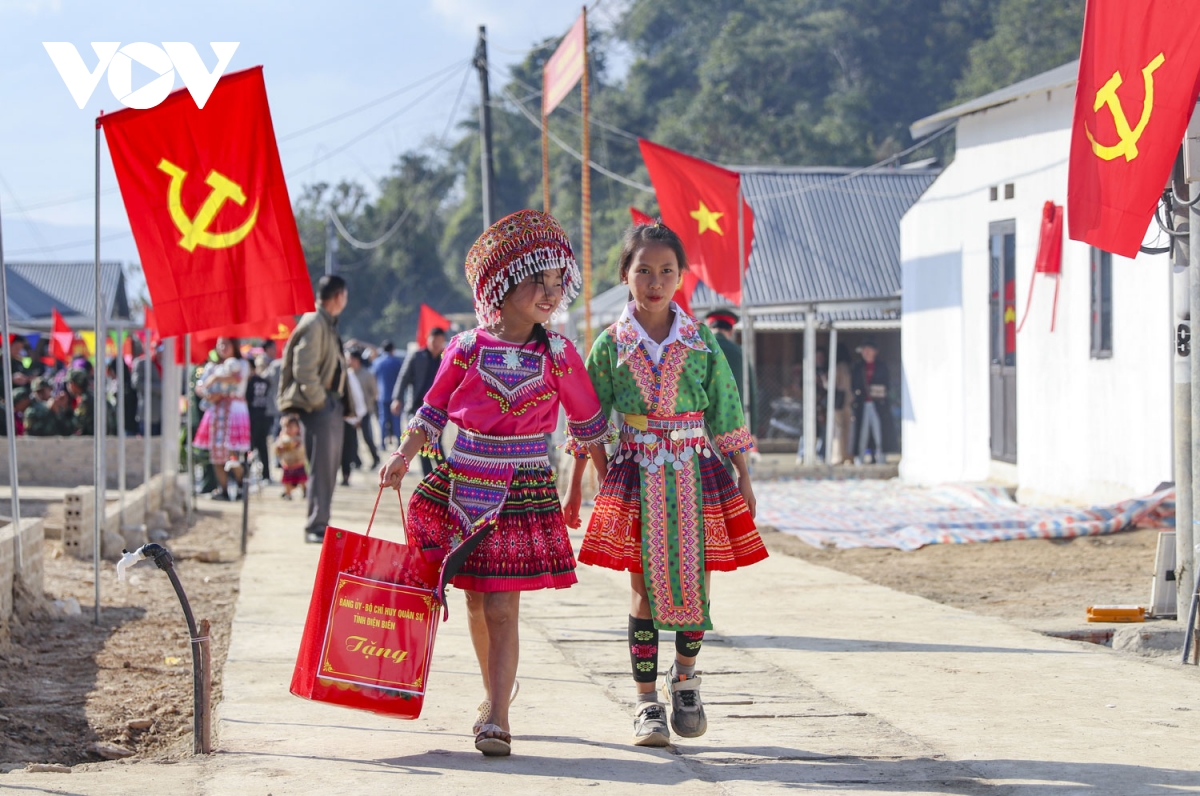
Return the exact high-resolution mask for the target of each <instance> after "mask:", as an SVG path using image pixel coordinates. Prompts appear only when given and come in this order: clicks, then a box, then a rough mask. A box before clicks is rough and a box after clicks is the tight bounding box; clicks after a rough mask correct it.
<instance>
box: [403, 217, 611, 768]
mask: <svg viewBox="0 0 1200 796" xmlns="http://www.w3.org/2000/svg"><path fill="white" fill-rule="evenodd" d="M466 271H467V280H468V282H470V285H471V289H472V291H473V292H474V296H475V314H476V316H477V317H478V318H479V322H480V326H479V327H477V328H475V329H472V330H470V331H467V332H463V333H462V334H460V335H458V336H456V337H455V338H454V339H452V340H451V341H450V343H449V344H448V345H447V347H446V350H445V353H444V354H443V356H442V362H441V365H440V366H439V368H438V372H437V376H436V378H435V379H434V382H433V386H432V387H431V388H430V389H429V392H428V394H426V396H425V402H424V404H423V405H422V406H421V408H420V409H419V410H417V412H416V414H415V415H414V417H413V419H412V421H411V422H410V423H409V426H408V430H407V431H406V432H405V436H404V440H403V442H402V443H401V446H400V450H398V451H396V452H395V453H394V454H392V459H391V461H390V462H389V463H388V465H387V466H385V467H384V468H383V470H381V471H380V481H381V483H382V484H383V485H388V486H393V487H395V488H397V489H398V488H399V486H400V480H401V478H403V476H404V474H405V473H406V472H407V471H408V469H409V464H410V462H411V461H412V459H413V457H414V456H416V455H417V454H418V452H423V453H424V454H425V455H427V456H428V455H436V454H437V453H438V451H439V441H440V438H441V435H442V430H443V428H445V426H446V423H447V421H449V420H452V421H454V424H455V425H456V426H457V427H458V429H459V431H458V436H457V438H456V439H455V441H454V446H453V449H452V450H451V451H450V453H449V456H448V457H447V459H446V460H445V462H444V463H442V464H441V465H440V466H438V467H437V468H436V469H435V470H434V471H433V472H432V473H430V474H429V475H428V476H426V477H425V479H424V480H423V481H422V482H421V483H420V485H418V486H417V489H416V492H415V493H414V495H413V497H412V501H411V502H410V504H409V506H410V508H409V530H410V532H411V534H412V537H413V540H414V542H415V543H416V544H418V545H419V546H420V547H421V548H422V549H424V550H425V551H426V554H427V555H428V556H430V557H432V558H443V560H444V563H443V568H442V575H441V577H440V582H439V585H438V592H439V596H440V597H441V598H442V599H444V589H445V584H446V582H447V581H449V582H450V583H452V584H453V585H455V586H457V587H458V588H460V589H463V590H464V591H465V592H466V598H467V623H468V626H469V628H470V632H471V641H472V642H473V644H474V646H475V654H476V656H477V657H478V658H479V668H480V671H481V672H482V674H483V684H484V690H485V693H486V699H485V700H484V702H483V704H482V705H480V707H479V719H478V721H477V722H476V724H475V727H474V732H475V748H476V749H478V750H479V751H481V752H483V753H484V754H485V755H507V754H509V753H510V752H511V749H512V735H511V731H510V727H509V711H508V706H509V703H510V702H511V701H512V696H513V694H512V689H513V685H514V683H515V680H516V671H517V658H518V639H517V617H518V609H519V607H520V597H521V592H522V591H528V590H531V589H546V588H554V589H561V588H566V587H568V586H570V585H572V584H573V583H575V581H576V578H575V557H574V555H573V553H572V550H571V542H570V540H569V539H568V537H567V528H566V525H565V524H564V522H563V514H562V509H561V507H560V506H559V502H558V491H557V488H556V486H555V476H554V473H553V471H552V470H551V469H550V460H549V451H548V450H547V444H546V435H547V434H548V433H549V432H552V431H554V430H555V428H556V426H557V424H558V413H559V405H560V404H561V405H562V407H563V409H565V410H566V414H567V421H568V423H567V428H568V436H569V438H570V440H569V443H568V447H569V448H570V449H571V450H572V452H583V451H587V452H590V453H591V455H592V458H593V461H595V463H596V466H597V467H598V468H599V469H600V470H601V472H603V470H604V467H605V461H604V443H605V442H607V441H611V440H612V439H615V431H616V430H615V429H612V428H611V426H610V424H609V422H608V415H607V414H604V413H602V412H601V409H600V402H599V401H598V400H597V399H596V393H595V392H594V391H593V390H592V386H591V383H590V382H589V380H588V377H587V370H586V369H585V368H584V365H583V360H582V358H581V357H580V356H579V354H578V353H577V352H576V350H575V347H574V346H573V345H571V343H570V341H568V340H567V339H566V338H565V337H563V336H561V335H559V334H555V333H553V332H548V331H546V329H545V327H544V326H543V324H545V323H546V322H547V321H549V320H550V316H551V315H552V314H553V313H554V312H556V311H558V310H560V309H564V308H565V307H566V305H567V304H568V303H569V302H570V300H571V299H572V298H574V297H575V295H576V294H577V293H578V292H579V286H580V276H579V266H578V265H576V263H575V258H574V255H573V254H572V252H571V245H570V241H569V240H568V238H567V235H566V233H565V232H563V229H562V227H561V226H559V224H558V222H557V221H555V220H554V219H553V218H551V217H550V216H548V215H546V214H544V213H539V212H537V211H536V210H522V211H519V212H517V213H513V214H512V215H510V216H508V217H506V218H504V219H501V220H500V221H498V222H496V223H495V224H493V225H492V226H491V227H490V228H489V229H488V230H487V231H486V232H484V234H483V235H482V236H481V237H480V238H479V240H478V241H476V243H475V245H474V246H472V247H471V250H470V252H468V254H467V262H466ZM582 455H583V456H584V457H585V458H586V456H587V453H583V454H582ZM583 464H585V463H580V464H578V465H577V466H578V467H580V468H582V465H583ZM573 483H574V482H573ZM574 488H575V490H576V491H575V493H574V494H569V495H568V498H567V500H568V503H570V502H572V501H573V502H574V505H575V506H576V507H578V505H579V496H578V483H574Z"/></svg>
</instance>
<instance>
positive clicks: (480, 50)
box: [475, 25, 495, 230]
mask: <svg viewBox="0 0 1200 796" xmlns="http://www.w3.org/2000/svg"><path fill="white" fill-rule="evenodd" d="M475 68H476V69H477V70H478V71H479V171H480V177H481V180H480V182H481V187H482V190H483V228H484V229H485V230H486V229H487V228H488V227H490V226H491V225H492V221H494V220H495V217H494V216H493V215H492V178H493V175H492V106H491V95H490V94H489V93H488V56H487V26H486V25H480V26H479V43H478V44H477V45H475Z"/></svg>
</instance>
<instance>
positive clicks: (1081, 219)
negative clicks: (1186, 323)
mask: <svg viewBox="0 0 1200 796" xmlns="http://www.w3.org/2000/svg"><path fill="white" fill-rule="evenodd" d="M1197 78H1200V15H1198V14H1197V13H1196V6H1195V4H1194V3H1191V2H1187V0H1089V2H1088V4H1087V11H1086V14H1085V16H1084V21H1083V48H1082V51H1081V53H1080V58H1079V82H1078V83H1077V84H1076V87H1075V118H1074V123H1073V127H1072V130H1071V167H1070V176H1069V178H1068V183H1067V223H1068V228H1069V230H1070V236H1071V238H1072V240H1079V241H1083V242H1085V243H1090V244H1092V245H1093V246H1096V247H1097V248H1100V249H1103V250H1105V251H1109V252H1112V253H1113V254H1119V255H1121V256H1123V257H1135V256H1137V253H1138V250H1139V248H1140V246H1141V244H1142V240H1143V239H1144V238H1145V235H1146V228H1147V227H1148V226H1149V225H1150V220H1151V218H1152V217H1153V215H1154V207H1155V205H1156V204H1157V203H1158V199H1159V196H1160V195H1161V194H1162V191H1163V186H1164V185H1166V183H1167V179H1168V177H1169V176H1170V174H1171V168H1172V165H1173V164H1174V162H1175V155H1176V153H1177V152H1178V151H1179V146H1180V144H1181V142H1182V140H1183V134H1184V130H1185V129H1186V128H1187V124H1188V119H1190V118H1191V115H1192V111H1193V109H1194V108H1195V106H1196V92H1197Z"/></svg>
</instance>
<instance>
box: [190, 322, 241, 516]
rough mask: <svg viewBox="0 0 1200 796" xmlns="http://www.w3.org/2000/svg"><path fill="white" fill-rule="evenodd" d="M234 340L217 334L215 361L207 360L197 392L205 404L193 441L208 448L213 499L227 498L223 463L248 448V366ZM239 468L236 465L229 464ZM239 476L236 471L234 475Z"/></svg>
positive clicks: (230, 460) (225, 463)
mask: <svg viewBox="0 0 1200 796" xmlns="http://www.w3.org/2000/svg"><path fill="white" fill-rule="evenodd" d="M239 348H240V346H239V345H238V341H237V340H236V339H234V338H230V337H218V338H217V345H216V352H217V359H218V361H217V362H209V363H208V364H207V365H205V366H204V371H203V372H202V373H201V374H200V382H199V384H198V385H197V389H196V392H197V394H198V395H199V396H200V397H201V398H203V399H204V400H206V401H207V402H208V404H209V406H208V408H207V409H205V410H204V416H203V417H201V418H200V427H199V428H198V429H196V437H195V445H196V447H197V448H203V449H205V450H207V451H208V455H209V462H210V463H211V464H212V468H213V475H215V476H216V478H217V489H216V490H214V491H213V492H212V499H213V500H229V476H228V473H227V472H226V469H225V468H226V465H227V464H228V463H229V462H236V461H237V459H238V454H241V453H245V452H246V451H248V450H250V411H249V410H248V409H247V408H246V382H247V381H248V380H249V378H250V366H249V365H247V364H246V360H244V359H242V352H241V351H240V350H239ZM232 469H234V470H235V471H238V470H240V467H237V466H236V465H235V466H234V467H233V468H232ZM238 477H239V478H240V475H239V476H238Z"/></svg>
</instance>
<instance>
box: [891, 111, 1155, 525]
mask: <svg viewBox="0 0 1200 796" xmlns="http://www.w3.org/2000/svg"><path fill="white" fill-rule="evenodd" d="M1073 103H1074V88H1073V87H1072V88H1067V89H1059V90H1055V91H1053V92H1044V93H1040V94H1038V95H1035V96H1032V97H1027V98H1024V99H1021V100H1018V101H1016V102H1012V103H1009V104H1007V105H1003V106H1000V107H998V108H993V109H990V110H988V111H985V112H981V113H977V114H973V115H971V116H967V117H964V118H962V119H961V120H960V121H959V127H958V131H957V133H956V135H957V147H956V154H955V159H954V162H953V163H952V164H951V165H950V166H949V167H948V168H947V169H946V170H945V171H944V172H943V173H942V174H941V176H939V177H938V179H937V180H936V181H935V182H934V183H933V185H932V186H930V188H929V190H928V191H927V192H926V193H925V195H924V196H922V197H921V199H919V200H918V201H917V203H916V204H915V205H913V207H912V208H911V209H910V210H909V211H908V213H907V214H906V215H905V216H904V218H903V220H902V222H901V262H902V266H901V267H902V282H903V306H902V313H901V318H902V320H901V329H902V339H903V351H902V360H903V368H904V374H903V392H904V394H903V410H902V416H903V435H904V458H903V461H902V463H901V465H900V475H901V477H902V478H904V479H906V480H908V481H913V482H918V483H940V482H947V481H979V480H985V479H988V478H989V477H992V476H995V475H999V476H1001V477H1013V476H1015V478H1014V480H1015V481H1016V484H1017V486H1018V487H1019V492H1018V496H1019V497H1020V498H1021V499H1022V500H1026V501H1030V502H1062V501H1066V502H1074V503H1101V502H1111V501H1115V500H1119V499H1123V498H1127V497H1131V496H1133V495H1136V494H1144V493H1147V492H1149V491H1150V490H1152V489H1153V488H1154V487H1155V486H1156V485H1157V484H1158V483H1159V482H1161V481H1164V480H1169V479H1170V478H1171V461H1172V457H1171V437H1170V435H1171V413H1170V410H1171V395H1170V391H1171V371H1170V367H1171V336H1170V312H1169V310H1170V307H1169V283H1168V279H1169V273H1168V271H1169V266H1168V264H1167V261H1166V257H1165V256H1146V255H1142V256H1139V257H1138V258H1137V260H1128V259H1124V258H1121V257H1113V356H1112V358H1111V359H1092V358H1091V357H1090V339H1091V338H1090V291H1091V280H1090V260H1089V258H1090V248H1089V247H1088V246H1086V245H1084V244H1081V243H1077V242H1074V241H1066V243H1065V245H1064V248H1063V275H1062V278H1061V283H1060V286H1059V300H1058V315H1057V323H1056V326H1055V331H1054V332H1053V333H1052V332H1051V331H1050V318H1051V307H1052V299H1053V294H1054V282H1053V280H1052V279H1050V278H1049V277H1046V276H1038V277H1037V281H1036V284H1035V285H1034V288H1033V298H1032V302H1031V304H1032V306H1031V309H1030V311H1029V317H1028V320H1027V322H1026V325H1025V326H1024V328H1023V329H1022V330H1021V332H1020V333H1019V334H1018V335H1017V348H1016V352H1017V354H1016V357H1017V464H1016V466H1015V468H1014V467H1005V466H1002V465H997V464H996V463H994V462H992V460H991V448H990V398H989V389H988V385H989V382H988V378H989V352H988V347H989V336H988V279H989V253H988V226H989V223H990V222H993V221H1003V220H1007V219H1014V220H1015V221H1016V244H1017V248H1016V288H1017V290H1016V307H1017V319H1018V321H1019V320H1020V319H1021V318H1022V317H1023V316H1024V314H1025V311H1026V302H1027V297H1028V291H1029V283H1030V277H1031V275H1032V273H1033V265H1034V259H1035V257H1036V254H1037V244H1038V236H1039V231H1040V225H1041V214H1042V205H1043V203H1044V202H1046V201H1047V200H1052V201H1054V202H1055V203H1056V204H1060V205H1065V204H1066V193H1067V160H1068V152H1069V146H1070V135H1071V113H1072V105H1073ZM1005 183H1013V184H1014V187H1015V197H1014V198H1013V199H1007V200H1006V199H1004V198H1003V196H1004V185H1005ZM991 186H997V187H998V189H999V199H998V200H997V201H990V200H989V188H990V187H991ZM1064 237H1065V227H1064Z"/></svg>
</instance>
